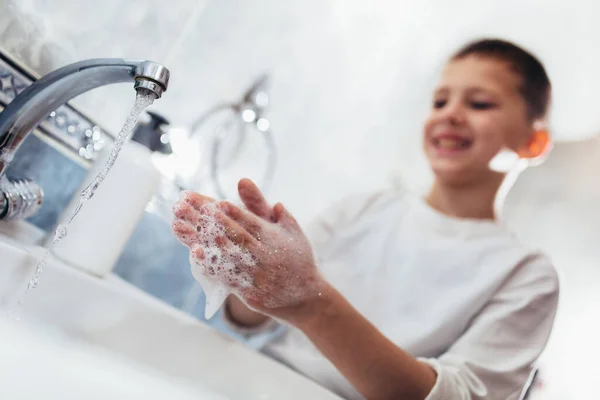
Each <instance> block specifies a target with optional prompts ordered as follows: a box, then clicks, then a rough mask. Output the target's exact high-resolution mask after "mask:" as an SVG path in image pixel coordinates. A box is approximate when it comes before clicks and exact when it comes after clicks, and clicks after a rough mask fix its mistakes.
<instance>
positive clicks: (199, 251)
mask: <svg viewBox="0 0 600 400" xmlns="http://www.w3.org/2000/svg"><path fill="white" fill-rule="evenodd" d="M191 252H192V257H194V259H195V260H196V261H204V259H205V258H206V253H204V248H203V247H202V246H201V245H199V244H195V245H194V246H193V247H192V250H191Z"/></svg>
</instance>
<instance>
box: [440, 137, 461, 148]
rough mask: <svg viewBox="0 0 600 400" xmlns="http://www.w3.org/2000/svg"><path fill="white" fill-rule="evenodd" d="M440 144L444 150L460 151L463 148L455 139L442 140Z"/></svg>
mask: <svg viewBox="0 0 600 400" xmlns="http://www.w3.org/2000/svg"><path fill="white" fill-rule="evenodd" d="M438 144H439V146H440V147H441V148H443V149H459V148H461V147H462V146H461V143H459V142H458V141H456V140H453V139H440V140H439V141H438Z"/></svg>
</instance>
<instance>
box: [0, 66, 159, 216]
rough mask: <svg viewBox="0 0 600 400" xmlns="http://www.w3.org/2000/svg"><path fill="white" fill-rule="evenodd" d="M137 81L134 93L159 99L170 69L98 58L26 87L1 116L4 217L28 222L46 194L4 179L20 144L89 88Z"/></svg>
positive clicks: (0, 198)
mask: <svg viewBox="0 0 600 400" xmlns="http://www.w3.org/2000/svg"><path fill="white" fill-rule="evenodd" d="M120 82H134V86H133V87H134V89H135V90H136V91H147V92H152V93H154V94H155V95H156V97H157V98H160V97H161V96H162V94H163V92H165V91H166V90H167V87H168V85H169V70H168V69H167V68H166V67H164V66H162V65H160V64H157V63H155V62H152V61H133V60H125V59H112V58H100V59H92V60H85V61H79V62H76V63H73V64H70V65H67V66H65V67H62V68H59V69H57V70H55V71H53V72H50V73H49V74H47V75H45V76H43V77H42V78H40V79H39V80H37V81H35V82H34V83H33V84H31V85H30V86H28V87H27V88H26V89H25V90H23V92H21V94H19V95H18V96H17V97H16V98H15V99H14V100H13V101H12V102H11V103H10V104H8V106H7V107H6V108H5V109H4V111H2V112H1V113H0V219H17V218H27V217H29V216H31V215H34V214H35V213H36V212H37V211H38V210H39V209H40V207H41V205H42V201H43V192H42V190H41V188H40V187H39V186H38V185H37V184H35V183H34V182H31V181H27V180H17V181H10V180H8V179H7V178H6V177H5V176H4V175H5V172H6V168H7V167H8V164H9V163H10V162H11V160H12V159H13V157H14V154H15V152H16V151H17V149H18V148H19V145H20V144H21V142H22V141H23V140H24V139H25V138H26V137H27V135H29V133H30V132H31V131H32V130H33V129H34V128H35V127H36V126H37V125H38V124H39V123H40V122H41V121H42V120H43V119H44V118H46V117H47V116H48V114H50V113H51V112H52V111H54V110H55V109H56V108H58V107H59V106H61V105H62V104H64V103H66V102H68V101H69V100H71V99H72V98H73V97H76V96H78V95H80V94H82V93H85V92H87V91H88V90H92V89H95V88H97V87H100V86H105V85H109V84H112V83H120Z"/></svg>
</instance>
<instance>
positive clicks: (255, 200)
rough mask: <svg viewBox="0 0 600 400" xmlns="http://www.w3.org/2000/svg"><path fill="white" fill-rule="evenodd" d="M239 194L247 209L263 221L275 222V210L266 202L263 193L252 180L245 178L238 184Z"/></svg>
mask: <svg viewBox="0 0 600 400" xmlns="http://www.w3.org/2000/svg"><path fill="white" fill-rule="evenodd" d="M238 193H239V195H240V199H241V200H242V203H244V205H245V206H246V208H247V209H248V210H249V211H250V212H252V213H253V214H255V215H257V216H258V217H260V218H262V219H266V220H268V221H271V220H273V209H271V207H270V206H269V203H267V201H266V200H265V198H264V196H263V194H262V192H261V191H260V189H259V188H258V186H256V184H255V183H254V182H252V181H251V180H250V179H247V178H244V179H242V180H240V181H239V183H238Z"/></svg>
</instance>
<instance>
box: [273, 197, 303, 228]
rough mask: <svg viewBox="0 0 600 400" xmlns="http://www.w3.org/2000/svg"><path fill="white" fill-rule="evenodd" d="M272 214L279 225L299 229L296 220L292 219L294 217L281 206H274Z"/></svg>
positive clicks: (279, 204) (278, 204)
mask: <svg viewBox="0 0 600 400" xmlns="http://www.w3.org/2000/svg"><path fill="white" fill-rule="evenodd" d="M273 214H274V216H275V219H276V220H277V222H279V223H280V224H281V225H283V226H285V227H288V228H294V229H298V228H299V225H298V222H297V221H296V218H294V216H293V215H292V214H291V213H290V212H289V211H288V210H287V209H286V208H285V207H284V206H283V204H281V203H277V204H275V206H274V207H273Z"/></svg>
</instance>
